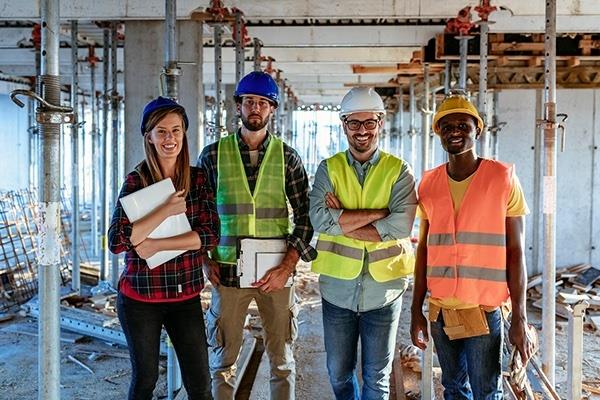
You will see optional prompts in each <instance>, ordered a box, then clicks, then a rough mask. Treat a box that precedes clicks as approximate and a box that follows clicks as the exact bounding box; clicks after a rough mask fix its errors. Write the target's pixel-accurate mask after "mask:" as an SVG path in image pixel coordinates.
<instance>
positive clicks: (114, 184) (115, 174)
mask: <svg viewBox="0 0 600 400" xmlns="http://www.w3.org/2000/svg"><path fill="white" fill-rule="evenodd" d="M117 40H118V38H117V22H111V24H110V73H111V86H112V90H111V92H110V100H111V102H110V103H111V105H110V109H111V123H112V124H111V131H112V141H111V145H112V168H111V170H112V179H111V189H112V190H111V196H110V200H111V202H110V208H111V209H114V207H115V202H116V201H117V196H118V194H119V171H120V168H119V165H120V152H119V92H118V91H117V89H118V87H117V85H118V77H117ZM110 281H111V284H112V286H113V288H115V289H116V288H117V287H118V284H119V256H118V255H117V254H111V274H110Z"/></svg>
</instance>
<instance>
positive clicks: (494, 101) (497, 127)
mask: <svg viewBox="0 0 600 400" xmlns="http://www.w3.org/2000/svg"><path fill="white" fill-rule="evenodd" d="M497 107H498V91H494V94H493V95H492V126H493V127H494V129H492V130H491V134H492V137H491V144H490V147H491V150H492V159H494V160H497V159H498V134H499V133H500V130H501V129H502V127H503V126H504V125H506V122H499V121H498V113H497Z"/></svg>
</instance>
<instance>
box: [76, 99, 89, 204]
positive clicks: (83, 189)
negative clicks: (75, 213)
mask: <svg viewBox="0 0 600 400" xmlns="http://www.w3.org/2000/svg"><path fill="white" fill-rule="evenodd" d="M81 95H82V97H81V101H80V102H79V107H80V108H79V115H80V117H79V118H77V122H78V124H79V126H80V128H81V153H80V154H81V157H80V158H81V162H80V163H79V176H80V177H81V179H80V180H81V194H80V196H81V199H82V204H83V206H84V208H85V204H86V199H87V196H86V194H87V190H88V185H87V184H86V179H85V177H86V174H85V164H86V160H87V157H86V156H87V154H86V146H87V140H86V137H85V136H86V134H85V122H86V121H85V105H86V104H87V102H86V101H85V92H84V91H83V90H82V92H81Z"/></svg>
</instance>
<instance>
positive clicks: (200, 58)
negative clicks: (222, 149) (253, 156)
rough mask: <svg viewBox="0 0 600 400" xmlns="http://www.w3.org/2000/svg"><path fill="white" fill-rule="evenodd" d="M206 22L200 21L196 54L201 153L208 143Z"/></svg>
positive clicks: (199, 145)
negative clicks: (205, 76) (205, 65)
mask: <svg viewBox="0 0 600 400" xmlns="http://www.w3.org/2000/svg"><path fill="white" fill-rule="evenodd" d="M203 35H204V23H203V22H202V21H198V36H199V37H198V53H197V54H196V71H197V74H198V109H197V111H196V112H197V114H198V132H197V135H198V138H197V143H198V146H197V147H196V154H200V153H201V152H202V149H203V148H204V145H205V143H206V126H205V116H206V94H205V89H204V37H203Z"/></svg>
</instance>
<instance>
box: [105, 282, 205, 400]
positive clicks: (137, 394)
mask: <svg viewBox="0 0 600 400" xmlns="http://www.w3.org/2000/svg"><path fill="white" fill-rule="evenodd" d="M117 312H118V314H119V321H120V322H121V326H122V327H123V332H124V333H125V337H126V338H127V346H128V347H129V355H130V357H131V368H132V374H131V385H130V386H129V397H128V398H129V400H151V399H152V392H153V391H154V386H155V385H156V381H157V379H158V357H159V351H160V334H161V330H162V327H163V326H164V327H165V329H166V330H167V333H168V334H169V338H170V339H171V342H172V343H173V347H174V348H175V352H176V354H177V358H178V360H179V366H180V368H181V376H182V379H183V384H184V386H185V389H186V391H187V394H188V398H189V399H190V400H205V399H212V395H211V392H210V388H211V383H210V374H209V371H208V351H207V344H206V331H205V328H204V317H203V315H202V307H201V305H200V296H198V297H194V298H193V299H191V300H185V301H181V302H172V303H147V302H141V301H136V300H133V299H130V298H128V297H126V296H124V295H123V294H121V293H119V295H118V297H117Z"/></svg>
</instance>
